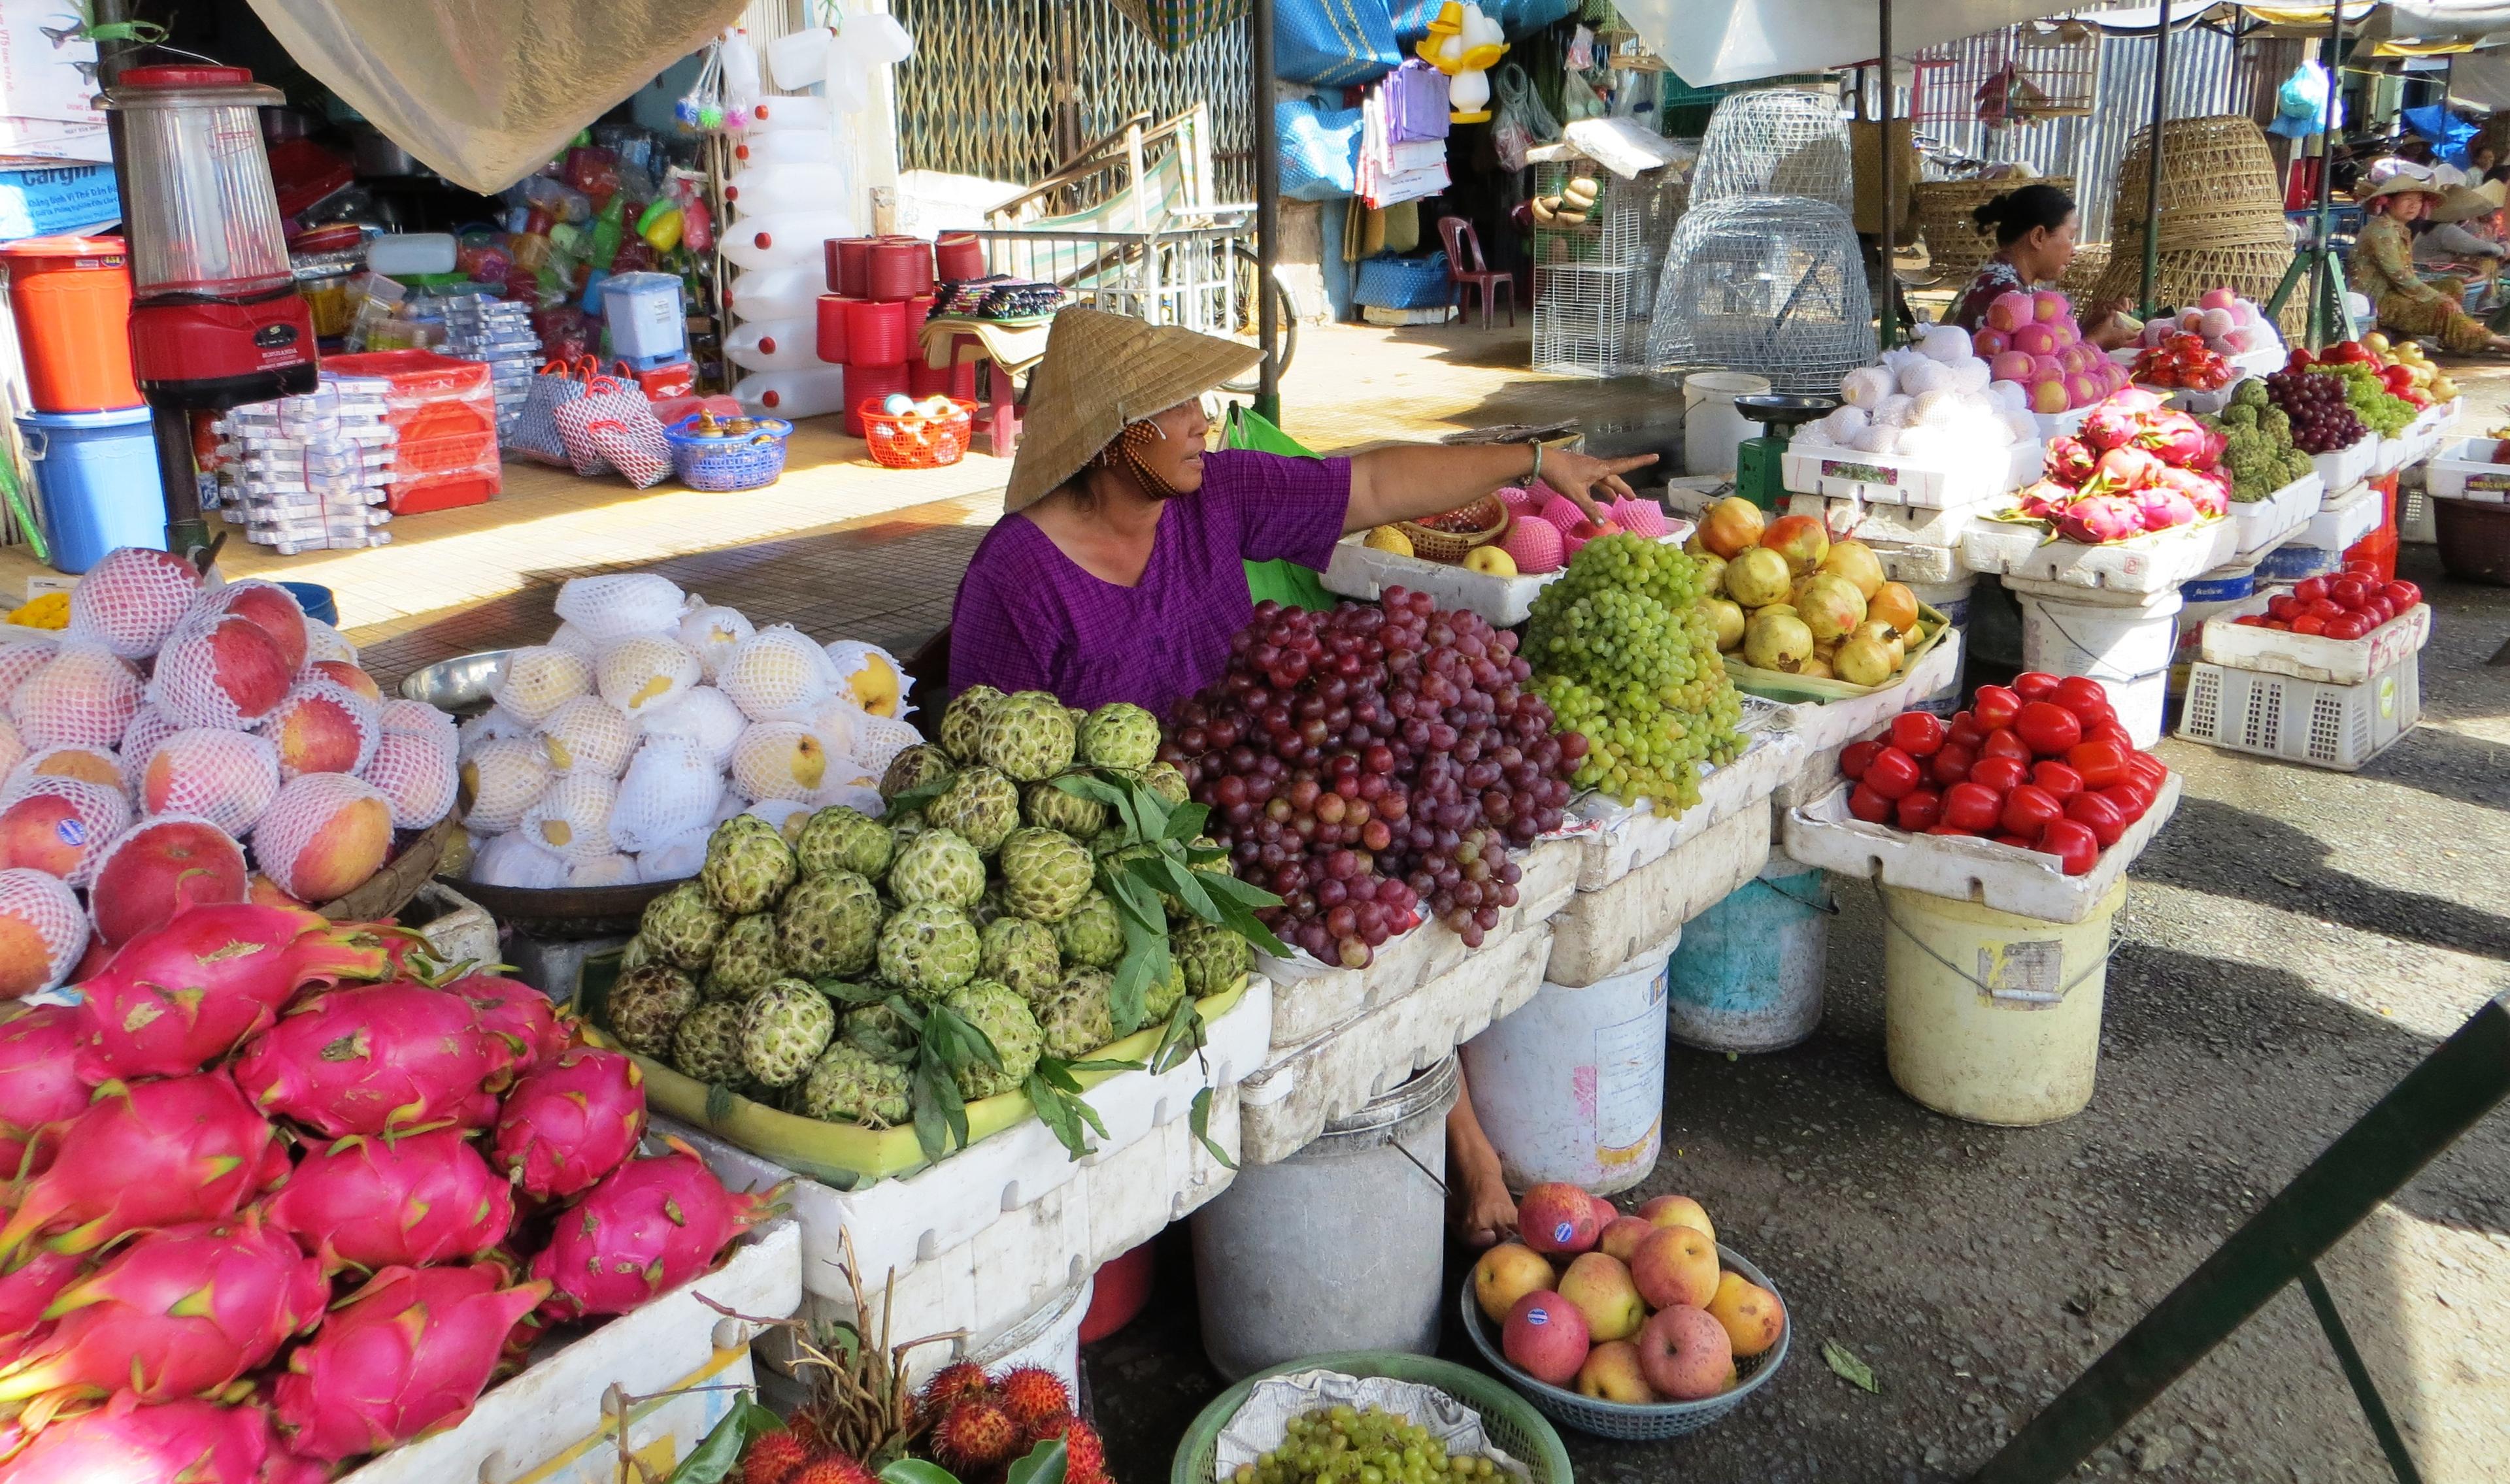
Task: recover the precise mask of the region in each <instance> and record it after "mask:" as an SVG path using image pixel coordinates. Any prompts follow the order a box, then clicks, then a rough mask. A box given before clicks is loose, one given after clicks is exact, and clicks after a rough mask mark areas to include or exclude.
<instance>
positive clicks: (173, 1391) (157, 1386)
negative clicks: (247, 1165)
mask: <svg viewBox="0 0 2510 1484" xmlns="http://www.w3.org/2000/svg"><path fill="white" fill-rule="evenodd" d="M330 1297H331V1288H330V1284H329V1283H328V1282H327V1281H326V1280H325V1279H324V1278H323V1267H322V1264H320V1263H318V1262H316V1261H315V1260H314V1259H312V1258H309V1257H307V1256H306V1255H305V1254H304V1253H303V1252H302V1251H301V1250H299V1249H298V1248H297V1245H296V1243H295V1241H294V1239H293V1238H291V1237H288V1235H287V1234H286V1233H285V1232H282V1231H279V1230H277V1229H276V1228H273V1227H271V1226H268V1225H266V1224H265V1223H264V1222H263V1220H262V1217H261V1213H260V1211H259V1210H258V1209H257V1208H254V1209H247V1211H245V1212H244V1213H243V1214H242V1215H240V1216H236V1217H233V1218H230V1219H228V1220H225V1221H198V1222H186V1223H184V1224H182V1225H180V1226H171V1227H167V1228H165V1229H163V1230H161V1231H155V1232H148V1233H144V1234H142V1235H141V1236H140V1237H139V1238H138V1239H137V1240H136V1241H133V1243H132V1244H131V1245H130V1246H128V1247H125V1248H124V1249H122V1250H121V1251H120V1252H117V1253H115V1254H114V1255H113V1256H111V1257H109V1258H107V1259H105V1261H104V1263H103V1265H102V1266H100V1267H98V1268H97V1269H96V1270H95V1273H93V1274H91V1275H88V1276H87V1277H84V1278H81V1279H79V1280H78V1281H77V1282H74V1283H72V1284H70V1285H69V1286H68V1287H67V1288H64V1289H62V1290H61V1292H60V1295H59V1297H57V1298H56V1299H54V1300H53V1303H52V1307H51V1308H49V1309H47V1310H46V1311H44V1313H45V1314H46V1315H47V1316H48V1317H51V1318H55V1319H57V1320H58V1321H59V1322H57V1324H55V1325H54V1327H53V1329H52V1331H51V1332H50V1333H49V1334H48V1335H46V1336H44V1337H42V1338H40V1339H37V1340H36V1341H34V1342H33V1343H32V1344H30V1345H28V1346H27V1347H26V1348H25V1349H23V1350H21V1351H19V1353H18V1356H17V1358H16V1359H15V1360H14V1361H12V1362H11V1363H10V1364H9V1365H8V1366H7V1367H5V1368H0V1402H8V1401H25V1400H28V1399H30V1398H33V1397H37V1396H44V1395H49V1394H53V1393H65V1394H66V1395H67V1396H69V1397H77V1396H84V1395H95V1396H109V1395H111V1394H112V1393H113V1392H115V1391H117V1390H121V1389H130V1390H132V1391H133V1392H136V1393H137V1394H138V1396H139V1399H140V1400H142V1401H171V1400H173V1399H174V1398H175V1397H178V1396H199V1395H207V1394H209V1393H210V1392H213V1391H218V1390H222V1389H225V1388H227V1387H229V1386H232V1385H233V1384H234V1383H235V1382H236V1381H237V1379H238V1378H240V1377H242V1376H243V1375H244V1374H245V1373H246V1372H247V1371H249V1370H252V1369H253V1368H254V1367H256V1366H259V1365H262V1364H264V1363H266V1362H267V1361H269V1360H270V1358H271V1357H272V1356H274V1355H277V1354H278V1353H279V1348H280V1347H281V1346H282V1345H285V1344H286V1343H287V1340H288V1337H289V1336H291V1335H295V1334H299V1333H302V1332H303V1331H306V1330H309V1329H312V1328H313V1327H314V1326H315V1324H316V1323H317V1322H319V1321H320V1320H321V1319H322V1317H323V1306H324V1305H325V1304H327V1303H328V1302H329V1301H330Z"/></svg>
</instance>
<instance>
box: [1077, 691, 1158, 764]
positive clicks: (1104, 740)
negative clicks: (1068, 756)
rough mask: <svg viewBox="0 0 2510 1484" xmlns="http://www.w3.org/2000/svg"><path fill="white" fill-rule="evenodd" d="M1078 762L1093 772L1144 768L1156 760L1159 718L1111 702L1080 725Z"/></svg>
mask: <svg viewBox="0 0 2510 1484" xmlns="http://www.w3.org/2000/svg"><path fill="white" fill-rule="evenodd" d="M1080 744H1081V760H1082V761H1083V762H1084V763H1087V764H1089V765H1090V766H1091V767H1094V768H1147V767H1149V766H1150V765H1151V764H1152V763H1154V762H1157V761H1158V760H1159V756H1160V722H1159V718H1158V717H1156V716H1153V715H1152V714H1151V713H1150V712H1148V711H1146V710H1143V709H1142V708H1141V707H1140V706H1137V705H1134V704H1132V703H1130V702H1126V701H1111V702H1109V703H1108V704H1105V705H1102V706H1100V707H1099V708H1098V709H1096V710H1094V711H1092V712H1090V713H1089V719H1088V720H1087V721H1085V722H1083V723H1082V724H1081V739H1080Z"/></svg>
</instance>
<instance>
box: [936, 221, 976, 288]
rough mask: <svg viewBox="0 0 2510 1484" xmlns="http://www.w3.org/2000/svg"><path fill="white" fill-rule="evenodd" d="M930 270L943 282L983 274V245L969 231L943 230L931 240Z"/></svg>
mask: <svg viewBox="0 0 2510 1484" xmlns="http://www.w3.org/2000/svg"><path fill="white" fill-rule="evenodd" d="M932 271H933V274H934V276H935V277H937V278H938V279H939V280H940V281H941V282H942V283H944V284H957V283H961V282H964V281H966V280H968V279H980V278H983V277H984V276H985V245H984V244H982V243H980V242H978V241H976V238H975V235H974V234H973V233H970V232H945V233H943V234H942V235H941V236H939V237H936V238H934V239H933V240H932Z"/></svg>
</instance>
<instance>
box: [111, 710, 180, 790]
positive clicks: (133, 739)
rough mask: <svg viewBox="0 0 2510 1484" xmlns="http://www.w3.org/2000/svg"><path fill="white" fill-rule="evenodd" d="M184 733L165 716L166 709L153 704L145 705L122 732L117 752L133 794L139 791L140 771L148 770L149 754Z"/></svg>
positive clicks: (175, 723)
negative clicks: (178, 734) (159, 744)
mask: <svg viewBox="0 0 2510 1484" xmlns="http://www.w3.org/2000/svg"><path fill="white" fill-rule="evenodd" d="M182 730H183V724H182V723H181V722H179V721H176V720H175V719H174V718H173V717H171V716H169V715H167V714H166V710H165V707H163V706H160V705H158V704H156V703H154V702H143V703H141V704H140V707H139V709H138V710H137V711H136V712H134V713H133V716H132V718H131V725H129V726H127V727H125V728H123V729H122V741H121V742H120V743H119V744H118V745H117V746H116V747H115V749H114V750H116V751H118V752H120V753H121V754H122V771H123V772H124V774H126V775H127V776H128V777H129V778H130V780H131V787H132V790H133V792H136V791H138V788H139V770H140V769H142V768H145V767H147V766H148V754H149V753H151V752H154V751H156V750H157V744H158V743H159V742H164V741H165V740H166V739H167V738H170V737H171V736H173V735H174V734H175V733H177V732H180V731H182Z"/></svg>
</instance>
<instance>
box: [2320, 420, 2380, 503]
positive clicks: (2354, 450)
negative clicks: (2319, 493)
mask: <svg viewBox="0 0 2510 1484" xmlns="http://www.w3.org/2000/svg"><path fill="white" fill-rule="evenodd" d="M2378 454H2379V439H2378V436H2377V435H2376V434H2371V433H2365V434H2364V435H2363V436H2362V438H2361V439H2360V440H2359V441H2358V442H2355V443H2354V444H2353V445H2352V446H2350V447H2347V448H2338V449H2333V450H2331V451H2329V452H2327V453H2313V454H2311V455H2310V456H2309V462H2310V463H2311V464H2313V465H2315V466H2316V467H2317V469H2318V478H2319V481H2320V482H2321V483H2323V484H2325V485H2326V486H2327V492H2328V493H2329V494H2331V495H2333V494H2341V493H2343V492H2344V491H2345V490H2348V489H2351V488H2352V487H2353V486H2354V485H2356V484H2359V483H2361V482H2362V481H2363V480H2365V479H2367V478H2369V477H2371V465H2372V463H2373V462H2374V461H2375V460H2377V457H2378Z"/></svg>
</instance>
